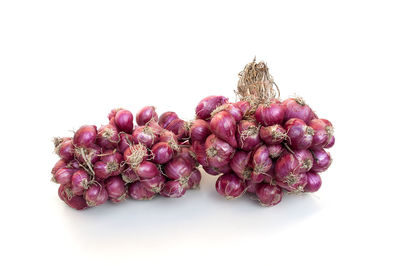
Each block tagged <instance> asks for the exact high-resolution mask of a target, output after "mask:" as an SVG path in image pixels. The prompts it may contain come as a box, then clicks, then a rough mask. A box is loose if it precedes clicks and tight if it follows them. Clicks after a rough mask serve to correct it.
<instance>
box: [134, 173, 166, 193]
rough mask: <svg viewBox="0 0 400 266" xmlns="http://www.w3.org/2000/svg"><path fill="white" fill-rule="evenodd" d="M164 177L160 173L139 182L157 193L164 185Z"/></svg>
mask: <svg viewBox="0 0 400 266" xmlns="http://www.w3.org/2000/svg"><path fill="white" fill-rule="evenodd" d="M165 181H166V179H165V177H164V176H163V175H162V174H161V173H160V174H158V175H156V176H155V177H152V178H149V179H143V180H141V181H140V182H141V183H142V184H143V185H144V186H145V187H146V188H147V189H148V190H150V191H152V192H155V193H159V192H160V191H161V189H162V188H163V187H164V184H165Z"/></svg>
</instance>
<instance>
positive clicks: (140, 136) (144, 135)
mask: <svg viewBox="0 0 400 266" xmlns="http://www.w3.org/2000/svg"><path fill="white" fill-rule="evenodd" d="M132 136H133V141H134V142H135V143H142V144H143V145H145V146H146V147H147V148H150V147H151V146H153V145H154V144H155V143H157V142H158V136H157V134H156V133H155V131H154V130H153V129H152V128H151V127H149V126H140V127H138V128H136V129H135V131H134V132H133V135H132Z"/></svg>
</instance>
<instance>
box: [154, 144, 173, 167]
mask: <svg viewBox="0 0 400 266" xmlns="http://www.w3.org/2000/svg"><path fill="white" fill-rule="evenodd" d="M151 152H152V155H153V162H155V163H158V164H165V163H167V162H168V161H170V160H171V159H172V157H173V156H174V151H173V150H172V148H171V147H170V146H169V145H168V143H166V142H158V143H156V144H155V145H153V147H152V148H151Z"/></svg>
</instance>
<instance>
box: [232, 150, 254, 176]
mask: <svg viewBox="0 0 400 266" xmlns="http://www.w3.org/2000/svg"><path fill="white" fill-rule="evenodd" d="M250 158H251V153H250V152H245V151H237V152H236V153H235V155H234V156H233V158H232V160H231V161H230V163H229V166H230V167H231V168H232V170H233V171H234V172H235V174H236V175H237V176H238V177H240V178H241V179H243V180H246V179H249V178H250V176H251V172H252V169H251V168H250V167H249V163H250Z"/></svg>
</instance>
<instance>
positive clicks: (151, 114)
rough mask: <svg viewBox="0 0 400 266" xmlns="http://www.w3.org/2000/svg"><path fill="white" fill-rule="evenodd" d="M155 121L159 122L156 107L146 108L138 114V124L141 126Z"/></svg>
mask: <svg viewBox="0 0 400 266" xmlns="http://www.w3.org/2000/svg"><path fill="white" fill-rule="evenodd" d="M150 120H153V121H155V122H157V121H158V115H157V113H156V108H155V107H154V106H145V107H143V108H142V109H141V110H140V111H139V112H137V114H136V123H137V124H138V125H139V126H144V125H145V124H146V123H147V122H149V121H150Z"/></svg>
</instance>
